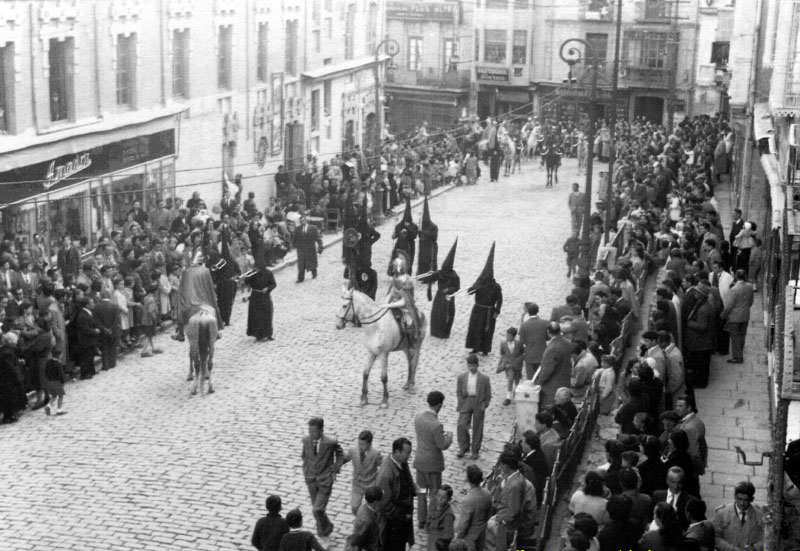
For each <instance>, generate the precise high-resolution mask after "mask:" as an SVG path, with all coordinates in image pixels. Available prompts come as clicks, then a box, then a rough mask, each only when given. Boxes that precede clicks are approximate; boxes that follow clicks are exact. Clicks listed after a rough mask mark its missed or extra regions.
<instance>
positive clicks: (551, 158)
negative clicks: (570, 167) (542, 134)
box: [542, 143, 562, 187]
mask: <svg viewBox="0 0 800 551" xmlns="http://www.w3.org/2000/svg"><path fill="white" fill-rule="evenodd" d="M561 155H562V153H561V148H560V147H558V145H556V144H554V143H549V144H548V145H547V147H546V149H545V150H544V151H543V152H542V160H543V161H544V166H545V167H547V185H546V186H545V187H553V180H554V179H555V182H556V183H558V167H559V166H561Z"/></svg>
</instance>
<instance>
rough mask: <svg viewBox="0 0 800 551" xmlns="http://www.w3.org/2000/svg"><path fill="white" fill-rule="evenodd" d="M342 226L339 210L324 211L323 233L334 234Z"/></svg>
mask: <svg viewBox="0 0 800 551" xmlns="http://www.w3.org/2000/svg"><path fill="white" fill-rule="evenodd" d="M341 224H342V218H341V215H340V213H339V209H325V224H324V226H323V228H324V231H331V232H336V231H339V228H340V227H341Z"/></svg>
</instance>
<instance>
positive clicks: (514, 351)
mask: <svg viewBox="0 0 800 551" xmlns="http://www.w3.org/2000/svg"><path fill="white" fill-rule="evenodd" d="M522 360H523V351H522V344H521V343H520V342H519V341H518V340H517V328H516V327H509V328H508V330H507V331H506V338H505V339H503V340H502V341H501V342H500V360H499V361H498V362H497V373H505V375H506V381H507V386H506V399H505V400H503V405H504V406H507V405H509V404H510V403H511V397H512V396H513V395H514V389H515V388H516V387H517V385H518V384H519V381H520V379H522Z"/></svg>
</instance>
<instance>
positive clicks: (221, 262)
mask: <svg viewBox="0 0 800 551" xmlns="http://www.w3.org/2000/svg"><path fill="white" fill-rule="evenodd" d="M227 264H228V261H227V260H225V259H224V258H220V259H219V261H217V263H216V264H214V265H213V266H211V267H210V268H209V270H211V271H212V272H216V271H218V270H221V269H222V268H224V267H225V266H227Z"/></svg>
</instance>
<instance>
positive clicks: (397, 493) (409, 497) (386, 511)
mask: <svg viewBox="0 0 800 551" xmlns="http://www.w3.org/2000/svg"><path fill="white" fill-rule="evenodd" d="M410 456H411V441H410V440H409V439H408V438H403V437H401V438H398V439H397V440H395V441H394V442H392V455H391V457H390V458H389V460H388V461H384V462H383V465H381V472H380V473H378V486H380V488H381V490H383V499H382V500H381V502H380V506H379V509H378V510H379V511H380V513H381V534H382V541H383V551H406V544H409V543H410V544H411V545H414V520H413V516H414V491H415V490H414V479H413V478H412V477H411V469H409V468H408V458H409V457H410Z"/></svg>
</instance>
